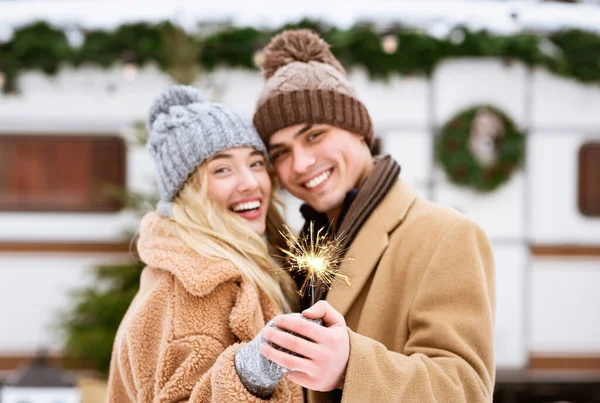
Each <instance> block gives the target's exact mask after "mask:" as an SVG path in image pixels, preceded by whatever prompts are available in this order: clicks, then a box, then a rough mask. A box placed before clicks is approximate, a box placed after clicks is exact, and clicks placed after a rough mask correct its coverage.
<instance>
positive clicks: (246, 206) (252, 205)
mask: <svg viewBox="0 0 600 403" xmlns="http://www.w3.org/2000/svg"><path fill="white" fill-rule="evenodd" d="M259 207H260V202H259V201H258V200H256V201H251V202H246V203H240V204H236V205H235V206H233V208H232V210H233V211H235V212H236V213H239V212H240V211H248V210H255V209H257V208H259Z"/></svg>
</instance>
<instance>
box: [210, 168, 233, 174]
mask: <svg viewBox="0 0 600 403" xmlns="http://www.w3.org/2000/svg"><path fill="white" fill-rule="evenodd" d="M228 171H229V168H217V169H215V170H214V171H213V173H215V174H224V173H227V172H228Z"/></svg>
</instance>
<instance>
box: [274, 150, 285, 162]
mask: <svg viewBox="0 0 600 403" xmlns="http://www.w3.org/2000/svg"><path fill="white" fill-rule="evenodd" d="M285 153H286V151H277V152H274V153H273V154H271V160H273V161H276V160H278V159H279V158H281V157H283V156H284V155H285Z"/></svg>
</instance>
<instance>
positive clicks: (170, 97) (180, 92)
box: [148, 85, 206, 129]
mask: <svg viewBox="0 0 600 403" xmlns="http://www.w3.org/2000/svg"><path fill="white" fill-rule="evenodd" d="M200 102H206V99H205V98H204V96H203V95H202V93H201V92H200V91H198V90H197V89H195V88H194V87H190V86H187V85H174V86H172V87H170V88H169V89H168V90H167V91H165V92H163V93H162V94H160V95H159V96H158V97H157V98H156V99H155V100H154V102H152V105H151V106H150V111H149V112H148V128H149V129H152V126H153V125H154V121H155V120H156V118H158V116H159V115H160V114H163V113H164V114H168V113H169V109H170V108H171V107H172V106H175V105H180V106H187V105H190V104H194V103H200Z"/></svg>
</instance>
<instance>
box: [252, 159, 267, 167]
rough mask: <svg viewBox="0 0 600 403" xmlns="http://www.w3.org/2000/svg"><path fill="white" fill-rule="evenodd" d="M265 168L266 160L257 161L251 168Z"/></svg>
mask: <svg viewBox="0 0 600 403" xmlns="http://www.w3.org/2000/svg"><path fill="white" fill-rule="evenodd" d="M264 166H265V161H264V160H259V161H255V162H253V163H252V164H250V167H251V168H256V167H264Z"/></svg>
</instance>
